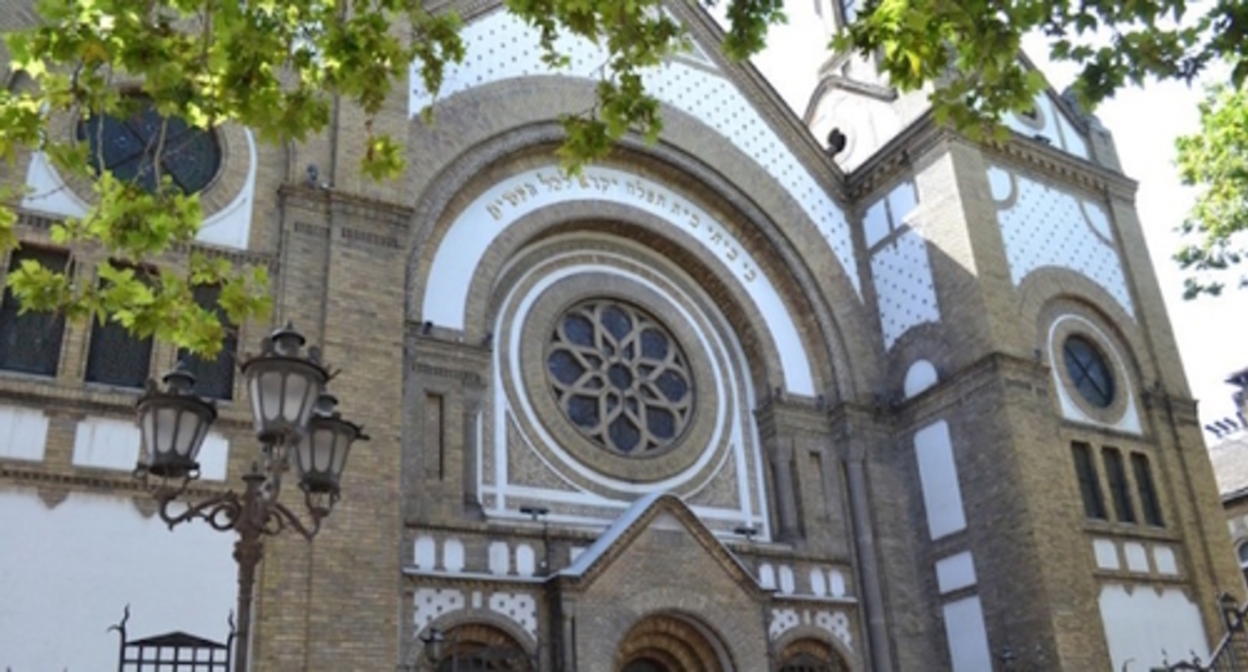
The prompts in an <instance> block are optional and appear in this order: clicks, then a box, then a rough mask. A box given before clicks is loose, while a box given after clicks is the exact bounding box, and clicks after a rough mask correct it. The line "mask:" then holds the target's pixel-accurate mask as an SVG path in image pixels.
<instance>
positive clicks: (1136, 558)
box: [1122, 541, 1148, 573]
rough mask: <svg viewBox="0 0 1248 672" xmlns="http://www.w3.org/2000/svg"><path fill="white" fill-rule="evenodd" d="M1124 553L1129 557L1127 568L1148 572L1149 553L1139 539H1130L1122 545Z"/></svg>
mask: <svg viewBox="0 0 1248 672" xmlns="http://www.w3.org/2000/svg"><path fill="white" fill-rule="evenodd" d="M1122 554H1123V555H1125V556H1126V557H1127V569H1129V570H1131V571H1133V572H1141V573H1147V572H1148V553H1147V552H1146V551H1145V550H1144V544H1141V543H1140V542H1138V541H1128V542H1127V543H1125V544H1123V545H1122Z"/></svg>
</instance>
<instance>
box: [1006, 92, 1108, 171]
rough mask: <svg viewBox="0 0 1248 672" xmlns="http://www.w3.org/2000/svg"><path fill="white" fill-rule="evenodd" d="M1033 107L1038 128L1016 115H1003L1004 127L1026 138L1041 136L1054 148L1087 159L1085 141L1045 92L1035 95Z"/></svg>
mask: <svg viewBox="0 0 1248 672" xmlns="http://www.w3.org/2000/svg"><path fill="white" fill-rule="evenodd" d="M1035 106H1036V111H1037V113H1038V114H1039V117H1040V118H1039V121H1040V124H1039V126H1040V127H1039V128H1037V127H1036V126H1035V125H1032V124H1031V123H1028V122H1026V121H1024V120H1023V119H1022V118H1021V117H1020V116H1019V115H1018V114H1007V115H1005V118H1004V122H1005V125H1006V126H1008V127H1009V128H1010V129H1012V130H1014V131H1017V132H1018V133H1020V134H1022V135H1025V136H1027V137H1033V136H1035V135H1037V134H1039V135H1042V136H1044V137H1045V138H1047V139H1048V141H1049V143H1050V144H1051V145H1053V146H1054V147H1057V148H1058V149H1062V150H1064V151H1066V152H1067V153H1069V154H1073V155H1075V156H1077V157H1079V158H1081V159H1086V158H1088V145H1087V141H1085V140H1084V139H1083V136H1082V135H1081V134H1080V133H1079V132H1078V131H1076V130H1075V127H1074V125H1073V124H1071V123H1070V120H1069V119H1067V118H1066V114H1065V113H1064V112H1062V110H1061V108H1059V107H1058V106H1057V104H1056V103H1055V102H1054V101H1053V98H1052V96H1050V95H1049V93H1048V92H1047V91H1041V92H1040V93H1037V94H1036V99H1035Z"/></svg>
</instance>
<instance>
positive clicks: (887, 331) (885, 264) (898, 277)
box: [871, 231, 940, 349]
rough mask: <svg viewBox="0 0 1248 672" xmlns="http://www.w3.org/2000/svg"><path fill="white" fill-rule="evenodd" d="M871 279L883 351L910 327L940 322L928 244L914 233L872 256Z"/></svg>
mask: <svg viewBox="0 0 1248 672" xmlns="http://www.w3.org/2000/svg"><path fill="white" fill-rule="evenodd" d="M871 277H872V279H873V280H874V281H875V293H876V297H877V300H878V303H879V313H880V326H881V329H882V331H883V334H884V348H885V349H889V348H892V347H893V344H894V343H896V342H897V339H899V338H901V336H902V334H905V333H906V331H908V330H910V329H911V328H913V327H916V326H918V325H920V324H923V323H924V322H939V321H940V306H939V304H937V302H936V287H935V285H934V284H933V282H932V266H931V264H930V263H929V262H928V259H927V242H926V241H924V240H923V237H922V236H920V235H919V234H918V233H917V232H915V231H907V232H905V233H903V234H902V235H900V236H899V237H898V238H897V239H896V240H894V241H893V242H891V243H888V244H885V245H884V246H882V247H880V249H879V250H877V251H876V252H875V254H874V255H873V256H872V257H871Z"/></svg>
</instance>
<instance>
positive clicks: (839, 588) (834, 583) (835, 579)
mask: <svg viewBox="0 0 1248 672" xmlns="http://www.w3.org/2000/svg"><path fill="white" fill-rule="evenodd" d="M828 592H829V593H831V594H832V597H845V592H846V591H845V575H844V574H841V570H839V569H833V570H830V571H829V572H828Z"/></svg>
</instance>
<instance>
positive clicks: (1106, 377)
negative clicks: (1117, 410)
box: [1062, 336, 1114, 408]
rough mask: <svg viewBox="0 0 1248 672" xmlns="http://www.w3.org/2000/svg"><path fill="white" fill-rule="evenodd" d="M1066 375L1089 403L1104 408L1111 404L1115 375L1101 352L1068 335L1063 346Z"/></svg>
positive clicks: (1076, 337) (1079, 337)
mask: <svg viewBox="0 0 1248 672" xmlns="http://www.w3.org/2000/svg"><path fill="white" fill-rule="evenodd" d="M1062 357H1063V359H1064V360H1065V361H1066V375H1067V376H1069V377H1070V382H1071V384H1073V385H1074V386H1075V389H1076V390H1079V395H1080V396H1082V397H1083V398H1084V399H1085V400H1086V401H1087V402H1088V403H1089V404H1092V405H1093V406H1095V407H1097V408H1106V407H1108V406H1109V405H1110V404H1112V403H1113V402H1114V376H1113V373H1112V372H1111V371H1110V368H1109V365H1108V364H1107V363H1106V362H1105V357H1104V356H1103V355H1102V354H1101V351H1100V350H1099V349H1098V348H1097V347H1096V346H1095V345H1093V344H1092V343H1091V342H1090V341H1089V340H1088V339H1086V338H1084V337H1082V336H1071V337H1069V338H1067V339H1066V342H1065V343H1064V344H1063V345H1062Z"/></svg>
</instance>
